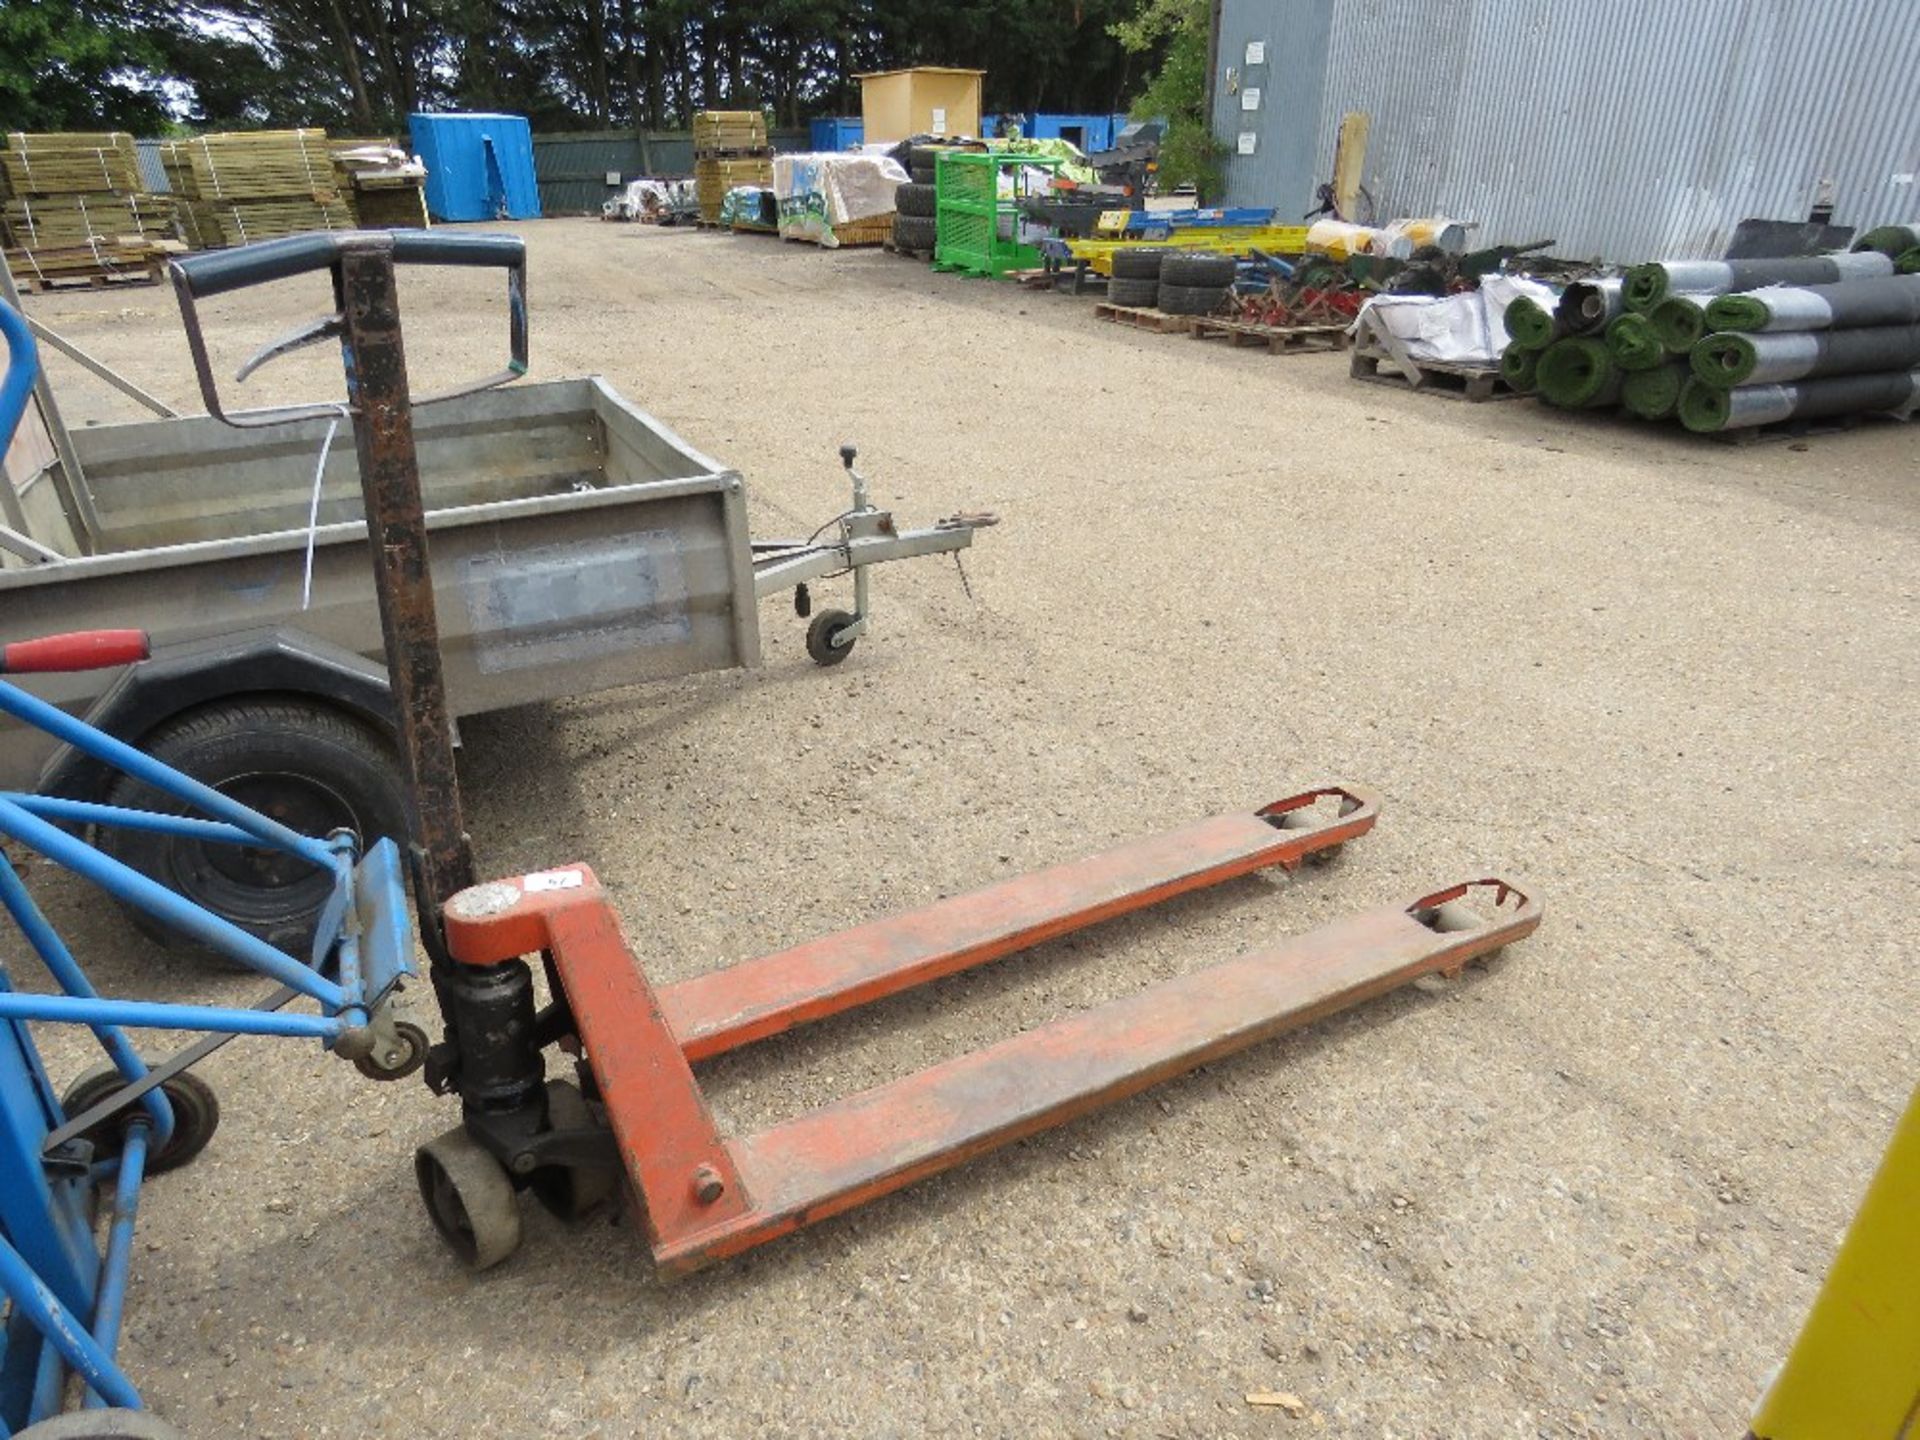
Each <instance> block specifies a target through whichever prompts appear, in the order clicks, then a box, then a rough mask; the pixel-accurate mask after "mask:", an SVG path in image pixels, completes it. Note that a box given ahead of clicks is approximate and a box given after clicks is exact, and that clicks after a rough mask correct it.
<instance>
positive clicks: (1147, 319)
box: [1093, 300, 1199, 335]
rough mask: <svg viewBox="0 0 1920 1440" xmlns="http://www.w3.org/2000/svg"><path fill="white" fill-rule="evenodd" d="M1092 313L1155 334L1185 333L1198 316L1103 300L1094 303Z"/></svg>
mask: <svg viewBox="0 0 1920 1440" xmlns="http://www.w3.org/2000/svg"><path fill="white" fill-rule="evenodd" d="M1093 313H1094V315H1095V317H1096V318H1098V319H1101V320H1112V321H1114V322H1115V323H1116V324H1120V325H1131V326H1133V327H1134V328H1135V329H1136V330H1151V331H1153V333H1154V334H1156V335H1185V334H1187V333H1189V332H1190V331H1191V330H1192V329H1193V322H1194V321H1195V320H1196V319H1198V318H1199V317H1198V316H1194V315H1169V314H1167V312H1166V311H1164V310H1149V309H1145V308H1143V307H1141V306H1138V305H1110V304H1108V303H1107V302H1106V301H1105V300H1101V301H1098V302H1096V303H1095V305H1094V307H1093Z"/></svg>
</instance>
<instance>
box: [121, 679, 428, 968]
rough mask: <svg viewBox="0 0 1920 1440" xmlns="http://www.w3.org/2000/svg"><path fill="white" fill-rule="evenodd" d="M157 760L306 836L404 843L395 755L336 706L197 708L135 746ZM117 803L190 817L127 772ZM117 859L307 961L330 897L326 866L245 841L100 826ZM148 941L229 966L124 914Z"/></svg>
mask: <svg viewBox="0 0 1920 1440" xmlns="http://www.w3.org/2000/svg"><path fill="white" fill-rule="evenodd" d="M138 744H139V747H140V748H141V749H142V750H144V751H146V752H147V753H148V754H149V755H151V756H153V758H154V759H156V760H160V761H163V762H164V763H166V764H168V765H171V766H173V768H174V769H176V770H179V771H181V772H182V773H183V774H186V775H188V776H191V777H192V778H193V779H195V780H198V781H200V782H201V783H203V784H206V785H211V786H212V787H213V788H214V789H215V790H218V791H220V792H221V793H222V794H223V795H229V796H231V797H232V798H234V799H235V800H238V801H240V802H241V803H242V804H244V805H249V806H251V807H252V808H254V809H255V810H258V811H260V812H261V813H262V814H264V815H266V816H268V817H269V818H271V819H274V820H278V821H279V822H280V823H281V824H283V825H285V826H287V827H288V828H289V829H293V830H297V831H299V832H300V833H301V834H303V835H315V836H324V835H327V834H329V833H331V832H332V831H334V830H339V829H347V830H352V831H353V832H354V833H356V834H357V835H359V836H360V838H361V840H362V842H363V843H365V844H369V845H370V844H372V842H373V841H374V840H376V839H379V838H380V837H382V836H388V835H391V836H395V837H397V838H400V839H402V840H403V841H404V838H405V836H406V833H407V824H406V804H405V801H404V799H403V798H402V789H401V783H400V775H399V767H398V764H397V763H396V760H395V757H394V754H393V751H392V748H391V747H390V746H389V745H388V744H387V743H386V740H385V739H384V737H382V736H381V735H380V734H378V733H377V732H376V731H375V730H373V729H372V727H370V726H368V725H366V724H365V723H363V722H361V721H359V720H357V719H355V718H353V717H352V716H349V715H347V714H345V713H343V712H342V711H339V710H336V709H334V708H333V707H332V706H330V705H327V704H324V703H322V702H319V701H314V700H305V699H299V698H276V699H255V700H235V701H226V702H223V703H220V704H214V705H208V706H205V707H203V708H201V709H198V710H193V711H189V712H188V713H187V714H185V715H182V716H178V717H176V718H175V719H173V720H170V721H168V722H167V723H166V724H165V725H163V726H161V727H160V728H159V729H157V730H155V731H153V732H152V733H150V734H149V735H147V736H146V737H145V738H144V739H142V740H141V741H139V742H138ZM106 802H107V803H108V804H109V805H124V806H130V807H132V808H134V809H139V810H157V811H160V812H162V813H165V814H171V815H181V814H192V813H194V811H193V808H192V807H191V806H189V805H188V804H186V803H185V802H184V801H180V800H176V799H174V798H173V797H172V796H170V795H167V794H164V793H162V792H161V791H158V790H156V789H154V788H153V787H152V786H150V785H146V784H143V783H141V782H140V781H137V780H135V779H133V778H132V777H131V776H125V775H122V776H120V777H119V778H118V779H116V780H115V781H114V783H113V785H112V786H111V787H110V788H109V790H108V791H107V795H106ZM99 844H100V846H101V848H102V849H104V850H105V851H106V852H107V853H108V854H109V855H112V856H113V857H115V858H116V859H118V860H120V861H122V862H124V863H125V864H127V865H130V866H132V867H133V868H134V869H135V870H138V871H139V872H140V873H141V874H143V875H146V876H148V877H149V878H151V879H153V880H157V881H158V882H159V883H160V884H162V885H165V886H167V887H168V888H169V889H171V890H175V891H178V892H179V893H180V894H181V895H183V896H185V897H186V898H187V899H189V900H191V901H193V902H194V903H195V904H196V905H199V906H201V907H203V908H205V909H207V910H211V911H213V912H214V913H215V914H216V915H219V916H220V917H221V918H222V919H225V920H229V921H231V922H232V923H233V924H235V925H237V926H239V927H240V928H241V929H242V930H245V931H247V932H248V933H250V934H252V935H256V936H258V937H259V938H260V939H262V940H265V941H266V942H267V943H268V944H269V945H273V946H276V947H278V948H279V949H281V950H285V951H287V952H288V953H289V954H292V955H295V956H297V957H300V958H302V959H304V958H305V957H306V953H307V949H308V947H309V946H310V945H311V944H312V941H313V929H314V925H315V923H316V922H317V920H318V918H319V914H320V908H321V906H322V905H324V904H325V903H326V900H327V896H328V895H329V893H330V892H331V890H332V883H333V882H332V879H331V877H330V876H329V875H328V874H327V873H326V872H325V871H323V870H321V869H319V868H318V867H316V866H312V865H309V864H307V863H306V862H304V861H302V860H298V859H295V858H294V857H293V856H291V855H284V854H281V853H280V852H279V851H277V850H268V849H265V848H258V847H253V846H244V845H227V844H222V843H219V842H217V841H206V840H197V839H189V838H186V837H182V836H174V835H162V834H159V833H157V832H154V831H146V830H124V829H119V828H117V827H111V826H103V827H101V829H100V832H99ZM125 908H126V910H127V913H128V915H129V916H130V917H131V918H132V920H133V923H134V924H135V926H137V927H138V928H139V929H140V930H141V931H142V932H143V933H145V934H147V935H149V936H150V937H152V938H153V939H155V940H157V941H159V942H160V943H161V944H162V945H164V946H166V947H168V948H169V949H176V950H180V951H182V952H185V953H197V954H200V955H202V956H205V957H208V958H211V959H213V960H216V961H218V962H219V963H223V964H229V965H231V964H232V963H233V962H232V961H230V960H228V959H227V957H225V956H223V955H220V954H219V953H218V952H217V951H214V950H212V949H210V948H209V947H207V946H204V945H201V944H199V943H198V942H196V941H193V940H189V939H188V938H187V937H186V936H184V935H181V934H180V933H179V932H177V931H175V930H172V929H170V928H168V927H167V926H166V925H165V924H163V923H162V922H160V921H158V920H155V919H154V918H152V917H151V916H149V915H147V914H146V912H144V911H141V910H137V909H135V908H134V907H132V906H131V905H129V906H126V907H125Z"/></svg>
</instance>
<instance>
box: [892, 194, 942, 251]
mask: <svg viewBox="0 0 1920 1440" xmlns="http://www.w3.org/2000/svg"><path fill="white" fill-rule="evenodd" d="M902 188H904V187H902ZM938 237H939V229H938V224H937V222H936V221H933V220H930V219H928V218H927V217H926V216H924V215H905V214H902V215H896V216H894V217H893V248H894V249H896V250H921V251H931V250H932V249H933V248H934V245H935V243H936V241H937V240H938Z"/></svg>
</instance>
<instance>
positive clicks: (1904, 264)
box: [1893, 245, 1920, 275]
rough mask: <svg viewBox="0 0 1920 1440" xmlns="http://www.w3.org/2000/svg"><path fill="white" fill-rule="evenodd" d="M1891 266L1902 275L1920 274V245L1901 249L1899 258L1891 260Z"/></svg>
mask: <svg viewBox="0 0 1920 1440" xmlns="http://www.w3.org/2000/svg"><path fill="white" fill-rule="evenodd" d="M1893 268H1894V269H1896V270H1898V271H1899V272H1900V273H1901V274H1902V275H1920V245H1916V246H1914V247H1913V249H1911V250H1906V251H1902V252H1901V255H1900V258H1899V259H1898V260H1896V261H1894V262H1893Z"/></svg>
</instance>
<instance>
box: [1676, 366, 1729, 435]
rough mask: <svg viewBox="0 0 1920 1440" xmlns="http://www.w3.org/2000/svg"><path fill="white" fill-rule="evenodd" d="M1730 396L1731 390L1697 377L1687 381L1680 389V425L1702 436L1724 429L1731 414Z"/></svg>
mask: <svg viewBox="0 0 1920 1440" xmlns="http://www.w3.org/2000/svg"><path fill="white" fill-rule="evenodd" d="M1732 396H1733V392H1732V391H1731V390H1722V389H1721V388H1720V387H1719V386H1718V385H1709V384H1707V383H1706V382H1705V381H1704V380H1701V379H1699V378H1697V377H1696V378H1692V379H1689V380H1688V381H1687V383H1686V384H1685V385H1683V386H1682V387H1681V389H1680V405H1679V415H1680V423H1681V424H1682V425H1684V426H1686V427H1687V429H1689V430H1697V431H1699V432H1700V433H1701V434H1703V435H1706V434H1711V433H1712V432H1713V431H1715V430H1724V429H1726V427H1727V418H1728V416H1730V415H1731V414H1732V413H1733V399H1732Z"/></svg>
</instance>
